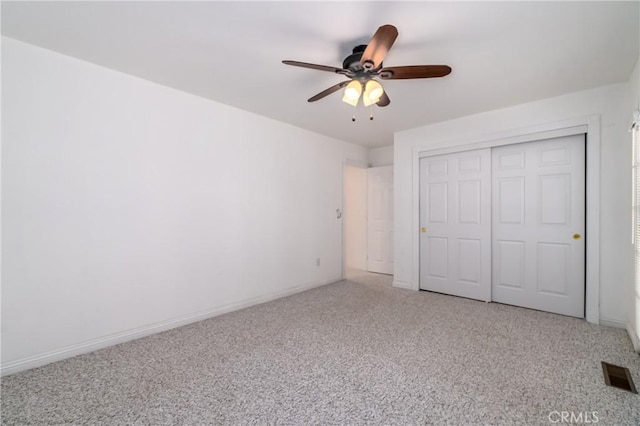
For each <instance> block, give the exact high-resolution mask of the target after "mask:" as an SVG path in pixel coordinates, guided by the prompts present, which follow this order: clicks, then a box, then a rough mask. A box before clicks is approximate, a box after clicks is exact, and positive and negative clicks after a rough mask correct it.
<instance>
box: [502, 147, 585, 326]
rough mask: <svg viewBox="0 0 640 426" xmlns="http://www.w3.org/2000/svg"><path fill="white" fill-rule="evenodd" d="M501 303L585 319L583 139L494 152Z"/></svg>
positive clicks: (505, 148) (506, 148) (507, 148)
mask: <svg viewBox="0 0 640 426" xmlns="http://www.w3.org/2000/svg"><path fill="white" fill-rule="evenodd" d="M492 175H493V179H492V180H493V183H492V187H493V213H492V215H493V229H492V234H493V237H492V239H493V274H492V275H493V284H492V299H493V300H494V301H496V302H501V303H508V304H511V305H517V306H524V307H527V308H533V309H539V310H542V311H547V312H555V313H558V314H563V315H570V316H575V317H579V318H584V292H585V290H584V288H585V285H584V266H585V265H584V253H585V235H584V231H585V139H584V135H575V136H568V137H563V138H557V139H551V140H547V141H539V142H530V143H522V144H517V145H508V146H503V147H498V148H494V149H493V150H492Z"/></svg>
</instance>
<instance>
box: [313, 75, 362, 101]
mask: <svg viewBox="0 0 640 426" xmlns="http://www.w3.org/2000/svg"><path fill="white" fill-rule="evenodd" d="M349 83H351V80H347V81H343V82H341V83H338V84H336V85H334V86H331V87H329V88H328V89H325V90H323V91H322V92H320V93H318V94H317V95H315V96H312V97H310V98H309V99H307V102H315V101H318V100H320V99H322V98H324V97H325V96H329V95H330V94H332V93H335V92H337V91H338V90H340V89H342V88H343V87H344V86H346V85H347V84H349Z"/></svg>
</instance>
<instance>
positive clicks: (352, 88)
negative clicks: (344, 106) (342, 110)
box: [342, 80, 362, 106]
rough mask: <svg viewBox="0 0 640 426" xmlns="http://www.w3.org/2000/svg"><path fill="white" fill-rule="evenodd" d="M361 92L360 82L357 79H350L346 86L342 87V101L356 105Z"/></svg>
mask: <svg viewBox="0 0 640 426" xmlns="http://www.w3.org/2000/svg"><path fill="white" fill-rule="evenodd" d="M361 93H362V83H360V82H359V81H357V80H353V81H351V83H349V84H347V87H346V88H345V89H344V96H343V97H342V101H343V102H345V103H348V104H349V105H352V106H356V105H358V100H359V99H360V94H361Z"/></svg>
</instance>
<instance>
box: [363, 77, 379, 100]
mask: <svg viewBox="0 0 640 426" xmlns="http://www.w3.org/2000/svg"><path fill="white" fill-rule="evenodd" d="M383 93H384V89H383V88H382V85H381V84H380V83H378V82H377V81H375V80H369V81H367V84H366V85H365V88H364V96H363V97H362V102H363V103H364V106H369V105H373V104H375V103H376V102H378V101H379V100H380V97H381V96H382V94H383Z"/></svg>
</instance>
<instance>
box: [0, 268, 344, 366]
mask: <svg viewBox="0 0 640 426" xmlns="http://www.w3.org/2000/svg"><path fill="white" fill-rule="evenodd" d="M340 280H341V278H340V277H336V278H332V279H330V280H327V281H321V282H314V283H309V284H303V285H299V286H295V287H292V288H289V289H286V290H280V291H275V292H272V293H268V294H266V295H263V296H259V297H252V298H249V299H245V300H241V301H238V302H234V303H228V304H226V305H221V306H217V307H214V308H211V309H207V310H205V311H201V312H196V313H193V314H189V315H185V316H182V317H178V318H173V319H170V320H166V321H160V322H156V323H153V324H149V325H146V326H143V327H138V328H134V329H131V330H126V331H123V332H120V333H115V334H111V335H108V336H104V337H99V338H97V339H92V340H89V341H86V342H82V343H79V344H76V345H71V346H66V347H64V348H60V349H55V350H53V351H49V352H45V353H42V354H38V355H33V356H29V357H25V358H21V359H17V360H15V361H10V362H7V363H3V364H2V366H1V367H0V375H2V376H6V375H9V374H14V373H18V372H20V371H24V370H29V369H31V368H35V367H41V366H43V365H46V364H50V363H52V362H56V361H62V360H63V359H67V358H71V357H74V356H77V355H82V354H86V353H89V352H93V351H96V350H98V349H102V348H106V347H108V346H113V345H117V344H120V343H124V342H128V341H130V340H135V339H139V338H141V337H145V336H150V335H152V334H156V333H160V332H162V331H166V330H170V329H172V328H176V327H180V326H183V325H187V324H191V323H194V322H198V321H202V320H205V319H208V318H212V317H216V316H218V315H222V314H226V313H228V312H232V311H237V310H240V309H244V308H248V307H250V306H255V305H259V304H261V303H265V302H270V301H272V300H275V299H280V298H282V297H286V296H291V295H293V294H296V293H301V292H303V291H307V290H311V289H312V288H316V287H321V286H323V285H327V284H332V283H335V282H337V281H340Z"/></svg>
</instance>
